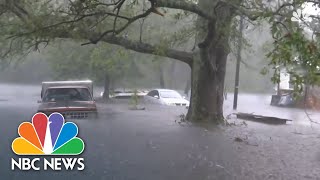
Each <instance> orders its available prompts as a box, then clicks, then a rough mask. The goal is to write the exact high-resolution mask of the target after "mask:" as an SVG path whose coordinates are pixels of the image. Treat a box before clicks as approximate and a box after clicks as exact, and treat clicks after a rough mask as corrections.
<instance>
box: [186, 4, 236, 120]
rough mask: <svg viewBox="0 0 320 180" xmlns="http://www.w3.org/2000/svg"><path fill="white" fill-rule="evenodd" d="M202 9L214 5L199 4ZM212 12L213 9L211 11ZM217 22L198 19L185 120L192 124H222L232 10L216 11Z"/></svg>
mask: <svg viewBox="0 0 320 180" xmlns="http://www.w3.org/2000/svg"><path fill="white" fill-rule="evenodd" d="M199 5H200V6H201V7H203V8H205V9H208V8H210V7H211V6H212V5H215V4H214V1H212V0H201V1H199ZM210 9H214V8H212V7H211V8H210ZM216 14H219V18H217V19H214V20H212V21H209V22H208V21H207V20H204V19H202V18H199V19H198V24H197V26H198V28H197V29H198V37H197V38H198V42H199V45H198V46H199V48H198V49H197V51H196V53H195V58H194V61H193V64H192V65H191V71H192V72H191V87H192V91H191V103H190V107H189V110H188V114H187V119H188V120H192V121H208V122H214V123H217V124H218V123H222V122H224V117H223V100H224V99H223V95H224V80H225V72H226V62H227V56H228V54H229V37H230V34H229V32H230V28H231V22H232V18H233V15H232V10H231V9H229V8H227V7H221V8H218V10H217V12H216Z"/></svg>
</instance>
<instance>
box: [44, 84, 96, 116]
mask: <svg viewBox="0 0 320 180" xmlns="http://www.w3.org/2000/svg"><path fill="white" fill-rule="evenodd" d="M39 103H40V105H39V107H38V112H42V113H45V114H46V115H47V116H49V115H50V114H51V113H53V112H59V113H61V114H62V115H63V116H64V117H65V119H89V118H97V115H98V112H97V106H96V102H95V100H94V98H93V86H92V81H51V82H43V83H42V90H41V100H40V101H39Z"/></svg>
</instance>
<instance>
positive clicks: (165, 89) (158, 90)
mask: <svg viewBox="0 0 320 180" xmlns="http://www.w3.org/2000/svg"><path fill="white" fill-rule="evenodd" d="M154 90H157V91H176V90H173V89H154Z"/></svg>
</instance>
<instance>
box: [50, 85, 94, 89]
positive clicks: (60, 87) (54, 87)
mask: <svg viewBox="0 0 320 180" xmlns="http://www.w3.org/2000/svg"><path fill="white" fill-rule="evenodd" d="M66 88H86V89H88V87H86V86H52V87H48V89H66Z"/></svg>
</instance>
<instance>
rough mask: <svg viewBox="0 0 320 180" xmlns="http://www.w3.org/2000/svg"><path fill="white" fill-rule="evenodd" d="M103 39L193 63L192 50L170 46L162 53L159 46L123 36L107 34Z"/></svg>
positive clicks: (139, 50) (147, 52) (127, 47)
mask: <svg viewBox="0 0 320 180" xmlns="http://www.w3.org/2000/svg"><path fill="white" fill-rule="evenodd" d="M101 41H102V42H106V43H109V44H114V45H119V46H122V47H124V48H126V49H129V50H132V51H136V52H140V53H146V54H153V55H158V56H163V57H168V58H172V59H176V60H179V61H181V62H184V63H187V64H189V65H191V64H192V61H193V54H192V53H190V52H185V51H180V50H175V49H170V48H169V49H165V50H164V51H161V53H158V52H157V47H156V46H154V45H151V44H147V43H143V42H139V41H132V40H129V39H126V38H123V37H116V36H105V37H103V38H102V39H101Z"/></svg>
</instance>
